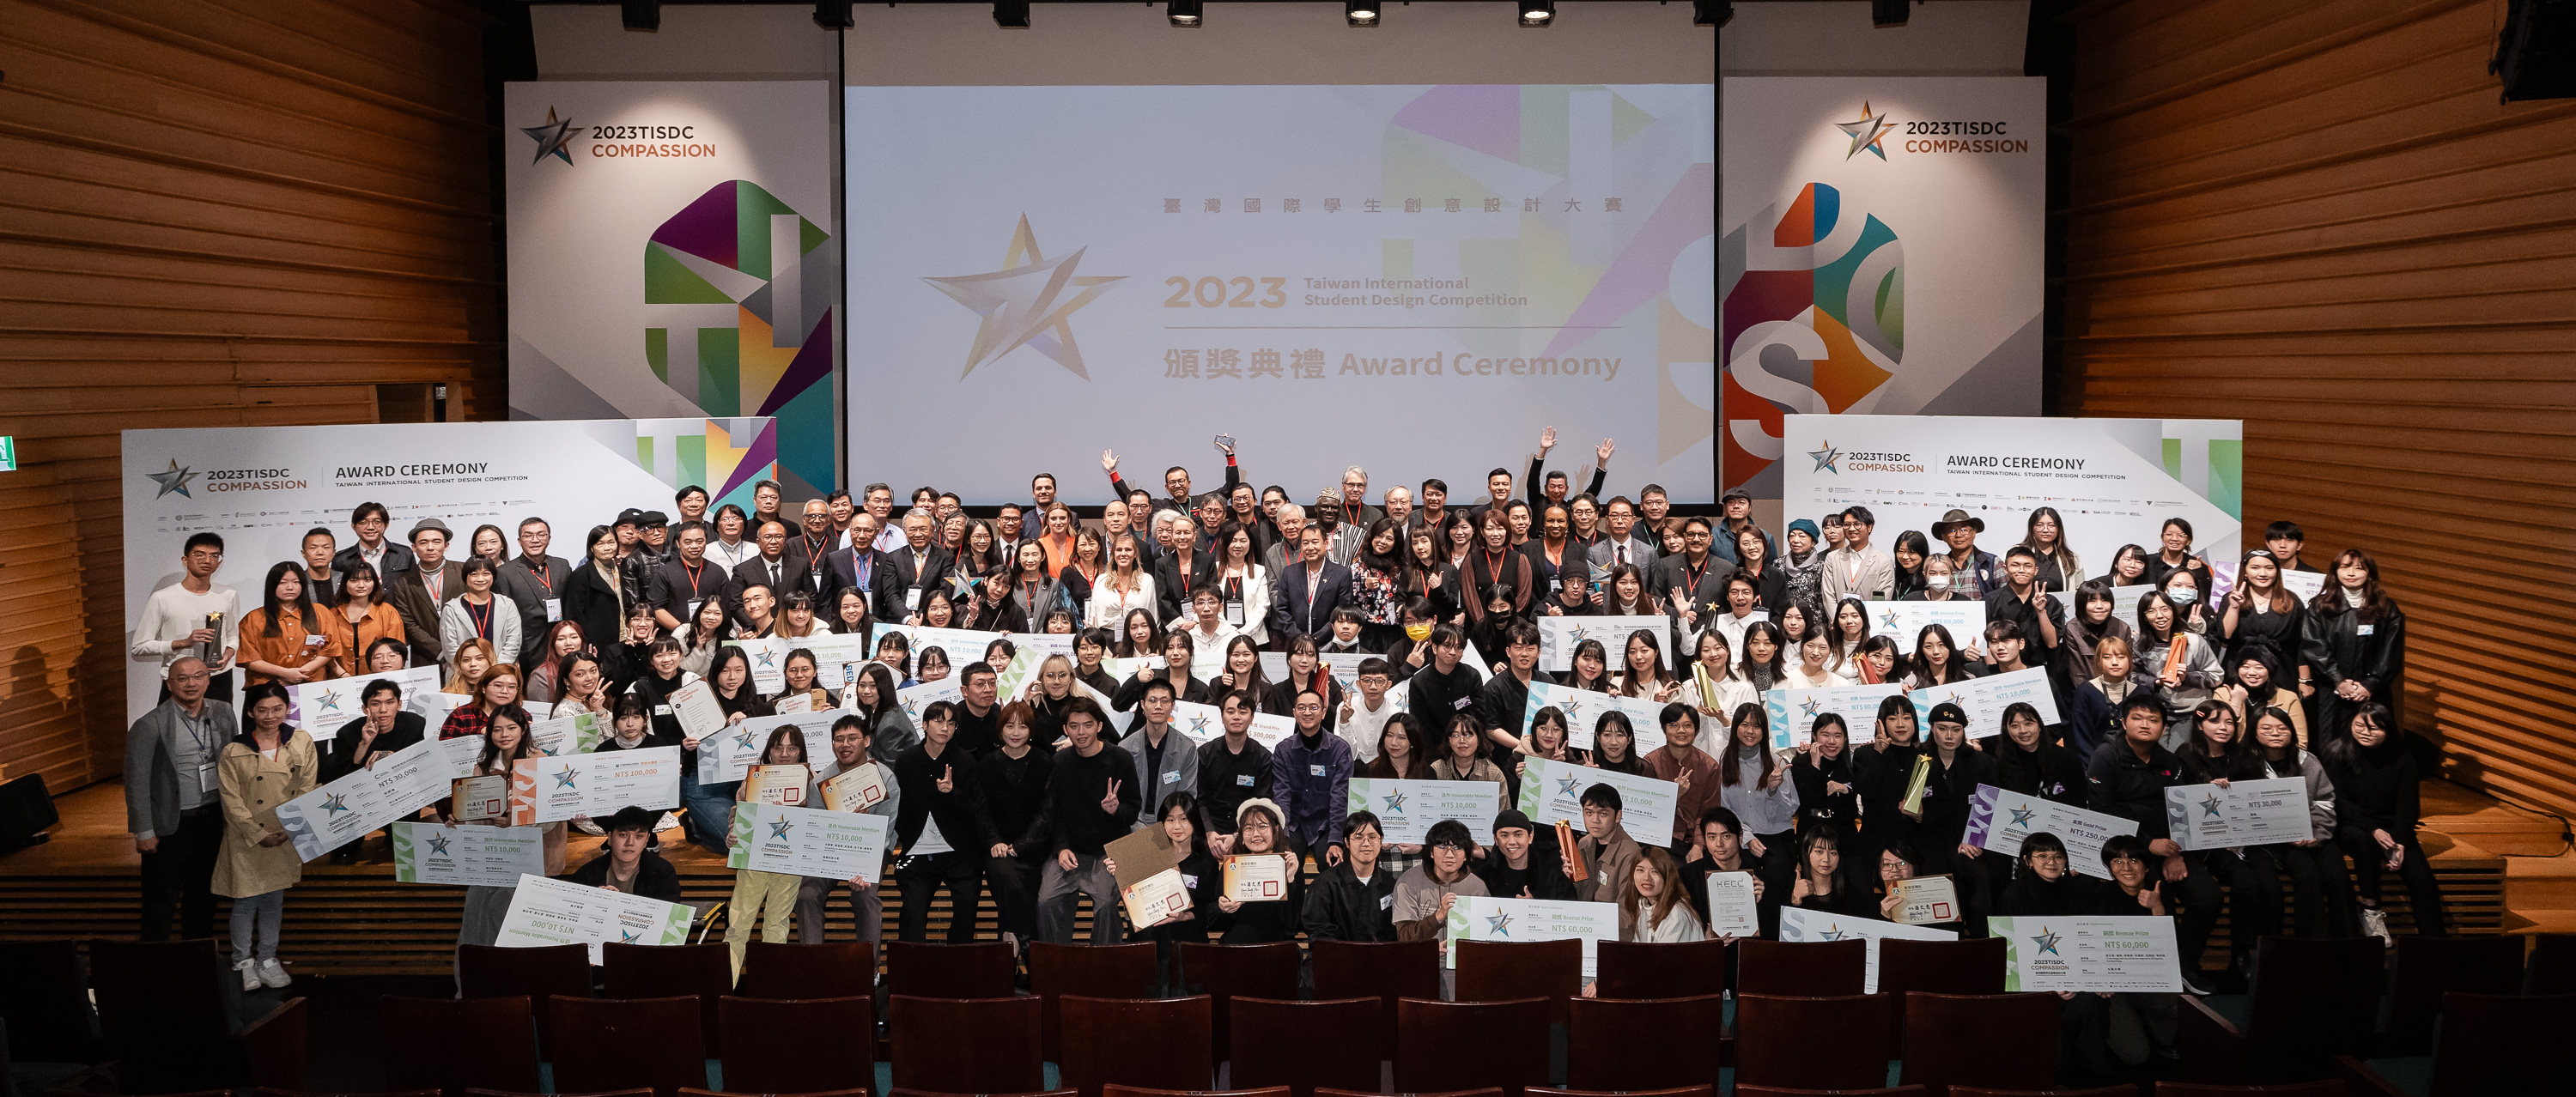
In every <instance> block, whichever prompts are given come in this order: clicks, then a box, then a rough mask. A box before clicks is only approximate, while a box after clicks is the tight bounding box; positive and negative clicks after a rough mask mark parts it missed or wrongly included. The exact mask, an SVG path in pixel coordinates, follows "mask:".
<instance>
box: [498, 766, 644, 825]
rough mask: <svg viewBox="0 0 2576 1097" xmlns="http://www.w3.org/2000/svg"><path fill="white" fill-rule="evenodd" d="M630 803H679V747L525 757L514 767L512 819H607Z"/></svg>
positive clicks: (532, 820) (532, 821)
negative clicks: (582, 816)
mask: <svg viewBox="0 0 2576 1097" xmlns="http://www.w3.org/2000/svg"><path fill="white" fill-rule="evenodd" d="M629 805H632V806H635V807H640V808H645V809H648V810H655V811H658V810H662V809H664V808H675V807H678V806H680V748H678V747H653V748H651V749H648V750H612V751H609V752H608V753H606V754H567V755H564V756H562V757H560V758H522V759H520V760H519V762H518V764H517V765H516V766H514V767H512V772H511V776H510V821H511V822H513V823H517V824H520V825H522V826H524V825H527V824H530V823H552V822H555V821H557V820H561V819H570V818H572V817H573V816H576V815H587V816H590V817H591V818H593V819H605V818H608V817H609V816H611V815H614V814H616V813H617V809H619V808H622V807H627V806H629Z"/></svg>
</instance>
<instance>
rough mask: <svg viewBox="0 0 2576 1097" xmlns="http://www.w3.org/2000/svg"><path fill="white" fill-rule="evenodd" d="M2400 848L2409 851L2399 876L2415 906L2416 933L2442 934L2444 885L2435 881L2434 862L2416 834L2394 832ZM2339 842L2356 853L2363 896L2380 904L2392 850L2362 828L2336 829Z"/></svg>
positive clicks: (2355, 866) (2354, 858)
mask: <svg viewBox="0 0 2576 1097" xmlns="http://www.w3.org/2000/svg"><path fill="white" fill-rule="evenodd" d="M2390 837H2392V838H2395V839H2397V841H2398V843H2399V848H2401V849H2403V850H2405V851H2406V859H2405V861H2403V862H2401V863H2399V865H2398V866H2397V875H2398V876H2399V877H2400V878H2402V879H2404V880H2405V881H2406V896H2407V898H2408V900H2410V901H2411V902H2412V903H2413V905H2414V908H2415V909H2414V914H2415V932H2417V933H2420V934H2423V935H2425V936H2427V937H2439V936H2441V935H2442V888H2441V885H2440V884H2438V883H2436V882H2434V880H2433V865H2432V862H2429V861H2426V860H2425V859H2424V847H2423V846H2420V845H2417V844H2416V843H2415V835H2414V834H2412V833H2407V834H2391V835H2390ZM2335 844H2336V845H2339V846H2342V847H2343V851H2344V852H2345V853H2349V854H2351V855H2352V875H2353V882H2354V883H2355V884H2358V885H2360V887H2361V897H2362V898H2364V899H2368V900H2370V903H2371V905H2372V906H2377V905H2379V877H2380V874H2381V873H2384V872H2387V871H2388V870H2387V869H2386V868H2385V867H2383V866H2385V865H2387V864H2388V851H2387V850H2384V849H2381V848H2379V839H2378V838H2376V837H2374V836H2372V834H2371V832H2370V831H2369V830H2368V829H2366V828H2362V827H2352V826H2339V827H2336V828H2335Z"/></svg>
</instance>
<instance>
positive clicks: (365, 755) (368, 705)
mask: <svg viewBox="0 0 2576 1097" xmlns="http://www.w3.org/2000/svg"><path fill="white" fill-rule="evenodd" d="M361 566H364V565H363V564H362V565H361ZM358 704H359V707H360V709H361V710H362V711H363V712H364V715H362V716H360V717H359V718H358V719H355V720H351V721H349V722H348V723H346V724H343V725H341V727H340V730H339V733H338V734H336V735H333V736H332V737H331V745H330V746H329V747H328V748H325V749H324V752H323V755H322V775H321V783H322V784H326V785H327V784H330V783H331V782H333V781H337V780H339V779H340V778H343V777H346V776H348V775H350V774H352V773H355V772H357V771H359V770H361V769H366V768H368V767H371V766H373V765H375V763H376V760H377V759H379V758H382V757H384V756H386V755H389V754H393V753H395V752H397V751H400V750H403V749H404V748H406V747H410V746H412V745H414V744H416V743H418V742H420V741H421V739H422V738H424V737H426V736H427V735H428V734H429V725H428V723H427V722H425V721H423V720H422V719H421V718H420V714H419V713H416V712H405V711H403V707H402V687H400V686H397V685H395V684H393V683H392V682H389V681H386V680H385V679H382V678H378V679H376V680H374V681H371V682H368V683H367V684H366V686H365V688H364V690H363V691H362V692H361V693H360V694H359V702H358ZM359 841H363V839H360V840H358V841H351V842H350V843H349V844H348V845H345V846H342V847H340V848H339V849H337V850H333V851H332V853H331V863H332V864H335V865H351V864H356V863H357V861H358V843H359Z"/></svg>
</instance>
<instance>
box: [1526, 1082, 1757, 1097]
mask: <svg viewBox="0 0 2576 1097" xmlns="http://www.w3.org/2000/svg"><path fill="white" fill-rule="evenodd" d="M1547 1092H1548V1094H1549V1097H1717V1083H1715V1082H1710V1083H1707V1084H1704V1085H1696V1086H1682V1087H1679V1088H1677V1089H1573V1088H1570V1087H1569V1088H1566V1089H1551V1090H1549V1091H1547Z"/></svg>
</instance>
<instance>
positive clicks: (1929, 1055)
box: [1739, 956, 2058, 1097]
mask: <svg viewBox="0 0 2576 1097" xmlns="http://www.w3.org/2000/svg"><path fill="white" fill-rule="evenodd" d="M1996 961H1997V963H1998V964H2000V963H2001V962H2002V958H2001V957H2000V956H1998V957H1997V958H1996ZM1898 1001H1901V1002H1902V1003H1903V1004H1902V1006H1901V1007H1900V1008H1901V1009H1902V1010H1903V1012H1904V1015H1905V1042H1904V1046H1905V1048H1906V1052H1905V1072H1904V1073H1903V1074H1902V1075H1901V1076H1899V1077H1898V1079H1897V1080H1898V1081H1901V1082H1907V1083H1920V1084H1921V1085H1922V1086H1923V1088H1924V1089H1925V1090H1926V1091H1927V1092H1929V1093H1931V1094H1932V1097H1942V1095H1943V1094H1946V1093H1948V1092H1949V1091H1950V1088H1951V1087H1952V1086H1958V1085H1977V1086H1992V1087H1996V1088H2000V1089H2012V1088H2020V1089H2046V1088H2048V1085H2049V1083H2050V1081H2052V1080H2053V1079H2055V1078H2056V1077H2057V1009H2058V999H2057V996H2056V995H2054V994H1932V993H1929V992H1925V991H1919V990H1918V991H1915V992H1914V993H1911V994H1908V995H1906V996H1905V997H1904V998H1902V999H1898ZM2003 1032H2009V1033H2011V1034H2012V1053H2011V1054H2008V1055H2004V1054H1997V1053H1996V1052H1997V1047H1996V1044H1995V1034H1996V1033H2003ZM1739 1046H1740V1045H1739Z"/></svg>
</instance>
